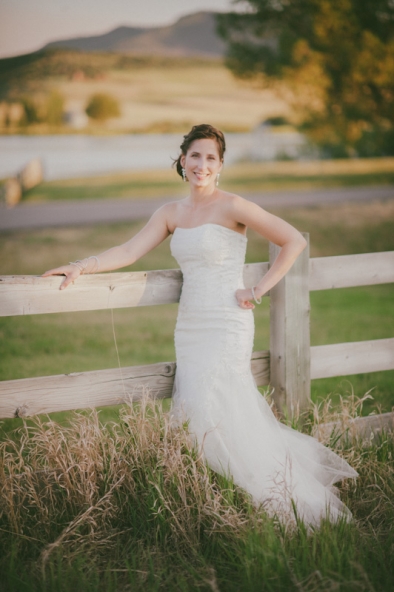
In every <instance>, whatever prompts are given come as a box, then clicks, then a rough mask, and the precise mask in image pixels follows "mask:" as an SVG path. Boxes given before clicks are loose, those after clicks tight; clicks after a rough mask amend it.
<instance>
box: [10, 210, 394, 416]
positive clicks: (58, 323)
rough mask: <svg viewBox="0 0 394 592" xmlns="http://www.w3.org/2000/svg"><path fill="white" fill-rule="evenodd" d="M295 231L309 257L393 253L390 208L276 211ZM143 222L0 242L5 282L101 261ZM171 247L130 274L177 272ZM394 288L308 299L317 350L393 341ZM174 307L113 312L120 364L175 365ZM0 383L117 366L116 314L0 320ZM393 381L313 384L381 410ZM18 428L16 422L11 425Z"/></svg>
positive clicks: (264, 345) (389, 376)
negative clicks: (306, 239)
mask: <svg viewBox="0 0 394 592" xmlns="http://www.w3.org/2000/svg"><path fill="white" fill-rule="evenodd" d="M277 213H279V214H280V215H282V216H283V217H284V218H285V219H286V220H288V221H289V222H290V223H292V224H294V225H295V226H296V227H297V228H299V229H301V230H303V231H306V232H310V236H311V256H313V257H322V256H328V255H342V254H348V253H349V254H351V253H362V252H374V251H385V250H394V233H393V223H392V220H394V203H393V202H391V201H387V202H373V203H370V204H365V203H364V204H342V205H338V206H337V207H335V208H322V207H319V208H301V209H295V210H293V211H291V210H284V211H283V212H281V211H280V210H278V211H277ZM141 224H142V222H141V223H129V224H114V225H108V226H100V227H94V228H92V227H86V228H64V229H46V230H36V231H23V232H22V231H21V232H12V233H7V234H4V235H3V236H1V237H0V250H1V252H2V254H3V256H2V263H1V267H0V273H1V274H19V275H23V274H40V273H42V272H43V271H44V270H45V269H49V268H51V267H53V266H55V265H57V264H58V263H59V262H61V261H69V260H74V259H77V258H78V257H81V256H85V255H89V254H90V253H97V252H100V251H102V250H103V249H105V248H107V247H109V246H112V245H114V244H119V243H121V242H124V241H125V240H127V239H128V238H129V237H130V236H132V235H133V234H134V233H135V232H136V231H137V230H138V229H139V228H140V227H141ZM267 259H268V248H267V244H266V243H265V242H264V241H262V240H261V238H260V237H259V236H257V235H256V234H254V233H252V232H250V233H249V243H248V254H247V261H248V262H258V261H266V260H267ZM175 266H176V264H175V262H174V260H173V259H172V257H171V255H170V251H169V241H168V240H167V241H165V242H164V243H163V244H162V245H161V246H160V247H158V248H157V249H155V250H154V251H152V252H151V253H149V254H148V255H147V256H146V257H144V258H143V259H142V260H141V261H139V262H138V263H136V264H135V265H134V266H133V269H134V270H136V271H138V270H144V269H165V268H171V267H175ZM393 296H394V287H393V285H392V284H388V285H382V286H371V287H360V288H349V289H341V290H328V291H321V292H312V293H311V305H312V308H311V342H312V345H320V344H325V343H340V342H345V341H358V340H367V339H380V338H385V337H392V336H393V323H392V316H393V309H392V302H393ZM176 314H177V307H176V305H165V306H157V307H145V308H137V309H122V310H114V311H113V318H114V323H115V333H116V338H117V343H118V347H119V354H120V361H121V364H122V365H124V366H129V365H138V364H146V363H153V362H157V361H169V360H174V359H175V352H174V346H173V331H174V327H175V320H176ZM255 321H256V336H255V350H262V349H269V301H268V299H264V300H263V304H262V305H261V306H259V307H256V311H255ZM0 336H1V339H0V379H1V380H11V379H15V378H25V377H30V376H31V377H32V376H44V375H51V374H62V373H67V372H79V371H88V370H96V369H102V368H115V367H117V365H118V360H117V356H116V350H115V346H114V341H113V333H112V318H111V312H110V311H94V312H77V313H64V314H52V315H33V316H25V317H11V318H2V319H0ZM393 383H394V372H393V371H387V372H374V373H369V374H360V375H357V376H350V377H346V378H343V377H337V378H330V379H321V380H315V381H313V382H312V397H313V399H314V400H315V401H318V400H320V399H321V398H323V397H325V396H326V395H327V394H329V393H331V394H332V396H333V400H334V401H335V402H337V401H338V400H339V395H342V396H347V393H348V392H352V389H353V390H354V392H355V393H356V394H357V395H358V396H362V395H363V394H364V393H366V392H367V391H369V390H370V389H373V391H372V395H373V397H374V400H369V401H367V402H366V404H365V407H364V412H365V413H370V412H371V411H372V410H373V409H375V408H376V406H380V407H381V408H382V411H390V410H391V408H392V407H393V405H394V388H393ZM18 421H19V420H10V424H9V425H10V426H11V425H12V426H13V425H17V423H18Z"/></svg>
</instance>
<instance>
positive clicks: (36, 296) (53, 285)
mask: <svg viewBox="0 0 394 592" xmlns="http://www.w3.org/2000/svg"><path fill="white" fill-rule="evenodd" d="M63 279H64V278H63V277H62V276H52V277H48V278H42V277H36V276H15V277H13V276H8V277H7V276H3V277H1V278H0V311H1V313H0V314H1V315H2V316H10V315H25V314H43V313H52V312H70V311H77V310H98V309H108V308H124V307H129V306H151V305H154V304H166V303H168V302H176V301H177V300H179V295H180V292H181V286H182V274H181V271H180V270H179V269H169V270H164V271H141V272H131V273H130V272H129V273H105V274H97V275H84V276H82V277H80V278H78V280H77V281H76V282H75V284H74V285H73V286H69V287H68V288H67V289H66V290H59V286H60V284H61V283H62V281H63Z"/></svg>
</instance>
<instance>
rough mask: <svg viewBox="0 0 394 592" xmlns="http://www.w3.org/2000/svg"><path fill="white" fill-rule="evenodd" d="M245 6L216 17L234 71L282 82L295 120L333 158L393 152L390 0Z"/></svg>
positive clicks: (273, 0) (264, 1)
mask: <svg viewBox="0 0 394 592" xmlns="http://www.w3.org/2000/svg"><path fill="white" fill-rule="evenodd" d="M235 1H236V2H241V0H235ZM242 5H243V6H245V7H246V8H247V11H246V12H243V13H235V12H233V13H229V14H223V15H219V16H218V26H219V29H218V30H219V33H220V34H221V35H222V37H223V38H224V39H225V40H226V42H227V45H228V53H227V65H228V66H229V67H230V69H231V70H232V71H233V72H234V74H236V75H238V76H248V77H260V78H261V80H262V81H263V82H264V83H265V84H270V83H271V84H275V83H276V84H277V83H278V82H280V83H282V85H283V83H285V86H286V87H287V88H288V89H289V90H290V91H291V101H292V103H293V105H294V108H295V109H294V111H295V113H296V114H297V116H298V119H297V121H296V123H297V124H298V125H299V126H300V128H301V129H303V130H305V131H306V132H307V133H308V134H309V135H310V136H311V137H312V138H313V139H314V140H315V141H316V142H318V143H319V144H320V145H322V146H325V147H326V148H327V149H328V150H329V151H331V154H335V153H336V154H337V155H346V154H351V153H354V152H356V153H358V154H360V155H372V154H394V109H393V100H394V1H393V0H242Z"/></svg>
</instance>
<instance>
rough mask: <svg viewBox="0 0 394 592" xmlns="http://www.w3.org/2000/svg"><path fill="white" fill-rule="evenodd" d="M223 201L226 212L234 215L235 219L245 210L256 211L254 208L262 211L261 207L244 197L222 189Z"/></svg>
mask: <svg viewBox="0 0 394 592" xmlns="http://www.w3.org/2000/svg"><path fill="white" fill-rule="evenodd" d="M223 202H224V203H225V204H226V207H227V209H228V212H229V213H230V214H231V215H232V216H234V218H235V219H236V220H237V217H238V216H239V215H240V214H242V213H244V212H245V213H247V212H251V213H253V212H256V210H259V211H262V208H260V206H258V205H257V204H255V203H254V202H252V201H249V200H248V199H245V198H244V197H241V196H240V195H237V194H236V193H228V192H226V191H223Z"/></svg>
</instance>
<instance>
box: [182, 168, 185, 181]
mask: <svg viewBox="0 0 394 592" xmlns="http://www.w3.org/2000/svg"><path fill="white" fill-rule="evenodd" d="M182 177H183V182H184V183H186V169H184V168H183V167H182Z"/></svg>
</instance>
